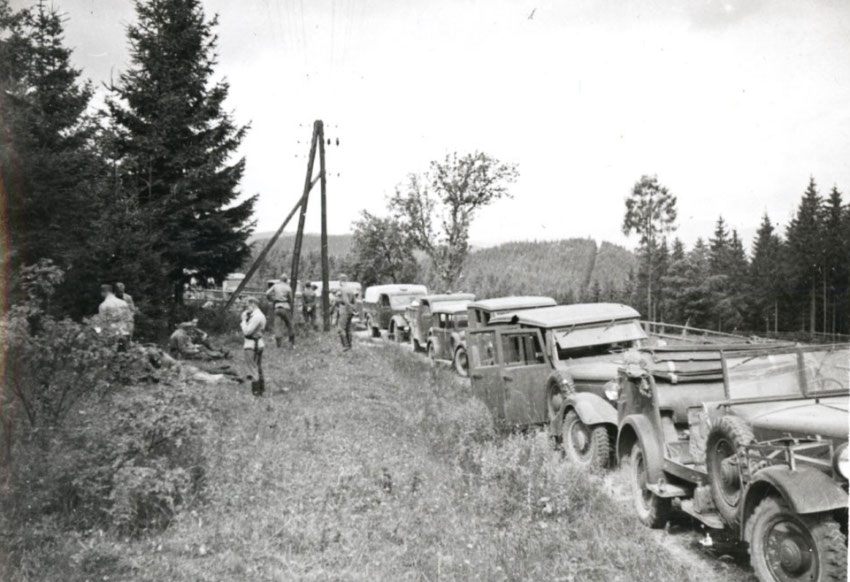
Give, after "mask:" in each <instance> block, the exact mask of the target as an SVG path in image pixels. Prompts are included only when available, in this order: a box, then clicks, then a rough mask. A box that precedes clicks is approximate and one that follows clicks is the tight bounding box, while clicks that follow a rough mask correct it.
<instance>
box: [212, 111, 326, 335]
mask: <svg viewBox="0 0 850 582" xmlns="http://www.w3.org/2000/svg"><path fill="white" fill-rule="evenodd" d="M317 146H318V149H319V175H318V176H317V177H315V178H314V177H313V165H314V163H315V160H316V147H317ZM318 181H321V184H322V235H321V236H322V284H323V285H322V317H323V321H324V329H325V331H328V330H329V329H330V301H329V296H328V279H329V277H328V225H327V200H326V195H327V182H326V177H325V146H324V126H323V124H322V121H321V120H316V122H315V123H314V124H313V139H312V141H311V143H310V159H309V160H308V162H307V177H306V178H305V180H304V192H303V194H302V195H301V198H300V199H299V200H298V203H297V204H296V205H295V207H294V208H293V209H292V210H291V211H290V212H289V214H288V215H287V216H286V218H285V219H284V221H283V224H281V225H280V228H278V229H277V231H276V232H275V233H274V235H273V236H272V237H271V238H270V239H269V241H268V242H267V243H266V246H265V247H263V250H262V251H261V252H260V254H259V255H258V256H257V258H256V259H255V260H254V263H253V264H252V265H251V267H250V268H249V269H248V272H247V273H246V274H245V278H244V279H242V281H241V282H240V283H239V286H238V287H237V288H236V290H235V291H234V292H233V294H232V295H231V296H230V297H229V298H228V299H227V302H226V303H225V305H224V308H223V311H226V310H227V309H229V308H230V307H231V306H232V305H233V303H234V302H235V301H236V299H237V298H238V297H239V294H240V293H242V291H243V290H244V289H245V286H246V285H247V284H248V282H249V281H250V280H251V277H252V276H253V275H254V273H256V272H257V269H259V267H260V265H261V264H262V262H263V261H264V260H265V258H266V255H268V254H269V251H270V250H271V249H272V247H273V246H274V244H275V243H276V242H277V239H278V238H280V235H281V234H282V233H283V229H284V228H286V225H287V224H289V221H290V220H292V217H293V216H295V213H296V212H297V211H298V210H299V209H300V210H301V214H300V216H299V217H298V230H297V232H296V234H295V245H294V247H293V252H292V269H291V273H292V292H293V294H294V293H295V291H296V288H297V285H298V265H299V262H300V260H301V245H302V242H303V240H304V222H305V220H306V218H307V203H308V201H309V199H310V191H311V190H312V189H313V186H315V185H316V182H318ZM293 299H294V297H293ZM292 311H293V315H294V312H295V301H293V302H292Z"/></svg>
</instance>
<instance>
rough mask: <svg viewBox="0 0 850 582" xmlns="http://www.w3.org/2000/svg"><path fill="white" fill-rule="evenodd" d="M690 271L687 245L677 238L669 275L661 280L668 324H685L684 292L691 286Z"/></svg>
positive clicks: (673, 248)
mask: <svg viewBox="0 0 850 582" xmlns="http://www.w3.org/2000/svg"><path fill="white" fill-rule="evenodd" d="M688 269H689V266H688V257H687V253H686V252H685V245H684V243H682V241H681V240H680V239H679V238H678V237H677V238H675V239H674V240H673V247H672V251H671V252H670V261H669V266H668V268H667V273H666V274H665V275H664V277H662V279H661V285H662V286H663V288H664V295H665V302H664V305H665V308H664V321H665V322H667V323H676V324H684V323H685V319H686V317H685V315H684V314H685V309H686V308H685V299H684V290H685V288H686V287H687V286H688V285H689V284H690V282H689V281H688V280H687V279H686V276H687V273H688Z"/></svg>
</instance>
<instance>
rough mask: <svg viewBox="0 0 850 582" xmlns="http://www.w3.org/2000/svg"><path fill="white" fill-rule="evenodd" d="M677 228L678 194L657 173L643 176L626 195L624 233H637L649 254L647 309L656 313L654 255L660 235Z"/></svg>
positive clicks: (645, 252) (643, 248) (641, 245)
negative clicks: (653, 292)
mask: <svg viewBox="0 0 850 582" xmlns="http://www.w3.org/2000/svg"><path fill="white" fill-rule="evenodd" d="M675 228H676V196H674V195H673V194H671V193H670V191H669V190H667V188H666V187H665V186H662V185H661V184H660V183H659V182H658V177H657V176H646V175H644V176H641V178H640V180H638V181H637V182H635V185H634V186H633V187H632V192H631V194H630V195H629V197H628V198H626V214H625V216H624V217H623V234H625V235H626V236H628V235H629V234H631V233H632V232H634V233H636V234H637V235H638V237H639V240H640V247H641V251H642V253H643V254H644V255H645V256H646V273H647V286H646V298H647V299H646V301H647V304H646V306H647V308H646V313H647V314H648V315H649V316H650V317H651V315H652V313H653V304H652V287H653V283H654V275H653V265H652V263H653V258H654V254H655V253H656V249H657V244H658V242H659V241H658V237H659V236H662V237H663V236H664V235H666V234H667V233H669V232H671V231H673V230H675Z"/></svg>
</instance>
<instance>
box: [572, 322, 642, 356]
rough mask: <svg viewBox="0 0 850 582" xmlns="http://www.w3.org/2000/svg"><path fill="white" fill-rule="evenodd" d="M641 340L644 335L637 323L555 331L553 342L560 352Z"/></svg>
mask: <svg viewBox="0 0 850 582" xmlns="http://www.w3.org/2000/svg"><path fill="white" fill-rule="evenodd" d="M642 339H646V333H645V332H644V331H643V328H641V326H640V323H638V322H637V321H629V322H624V323H615V324H611V325H609V326H607V327H601V326H597V327H586V328H578V329H556V330H555V341H556V342H557V343H558V347H559V348H561V349H562V350H570V349H574V348H581V347H585V346H598V345H601V344H613V343H617V342H629V341H635V340H642Z"/></svg>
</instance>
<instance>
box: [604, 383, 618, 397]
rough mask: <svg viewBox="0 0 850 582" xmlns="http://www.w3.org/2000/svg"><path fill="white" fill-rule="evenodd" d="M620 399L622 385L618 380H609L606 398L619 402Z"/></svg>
mask: <svg viewBox="0 0 850 582" xmlns="http://www.w3.org/2000/svg"><path fill="white" fill-rule="evenodd" d="M619 397H620V384H619V383H618V382H617V381H616V380H608V381H607V382H606V383H605V398H607V399H608V400H617V398H619Z"/></svg>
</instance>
